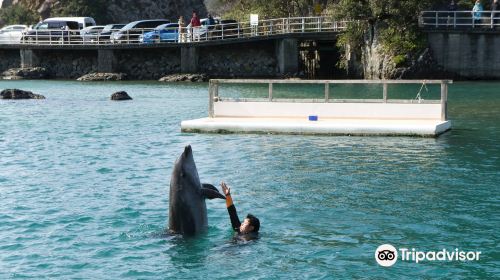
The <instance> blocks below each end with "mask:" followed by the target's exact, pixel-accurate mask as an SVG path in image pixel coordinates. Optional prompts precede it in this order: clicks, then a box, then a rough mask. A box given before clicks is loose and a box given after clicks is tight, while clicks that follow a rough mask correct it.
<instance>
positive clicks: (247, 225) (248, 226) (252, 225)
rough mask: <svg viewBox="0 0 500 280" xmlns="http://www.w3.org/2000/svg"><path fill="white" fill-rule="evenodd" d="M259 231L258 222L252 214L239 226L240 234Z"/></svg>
mask: <svg viewBox="0 0 500 280" xmlns="http://www.w3.org/2000/svg"><path fill="white" fill-rule="evenodd" d="M259 229H260V221H259V219H258V218H257V217H255V216H254V215H252V214H248V215H247V217H246V218H245V220H243V223H242V224H241V226H240V232H241V233H251V232H255V233H257V232H259Z"/></svg>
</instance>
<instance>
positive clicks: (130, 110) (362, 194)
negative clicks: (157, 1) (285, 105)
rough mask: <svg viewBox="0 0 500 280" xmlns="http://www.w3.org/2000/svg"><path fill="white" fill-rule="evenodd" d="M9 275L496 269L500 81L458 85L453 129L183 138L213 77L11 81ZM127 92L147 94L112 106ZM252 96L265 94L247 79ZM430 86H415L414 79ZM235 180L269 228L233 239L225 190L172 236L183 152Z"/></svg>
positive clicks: (0, 211) (1, 158) (1, 240)
mask: <svg viewBox="0 0 500 280" xmlns="http://www.w3.org/2000/svg"><path fill="white" fill-rule="evenodd" d="M4 88H22V89H26V90H33V91H35V92H36V93H40V94H43V95H45V96H46V97H47V99H46V100H42V101H1V100H0V201H1V203H0V279H9V278H33V279H42V278H50V279H70V278H81V279H89V278H92V279H118V278H130V279H147V278H149V279H170V278H179V279H192V278H196V279H198V278H227V279H233V278H236V277H240V278H254V279H260V278H263V279H277V278H292V279H298V278H300V279H302V278H312V279H321V278H323V279H332V278H368V279H373V278H394V279H399V278H411V279H414V278H427V279H431V278H439V277H445V278H454V279H461V278H462V279H465V278H483V279H487V278H494V277H495V275H497V276H498V274H499V273H500V268H499V266H500V260H499V258H500V250H499V248H500V246H499V244H498V243H499V242H498V241H499V237H500V233H499V228H500V220H499V215H498V213H499V210H500V207H499V195H498V193H499V182H500V160H499V156H500V144H499V141H500V140H499V139H500V94H499V92H500V91H499V88H500V83H457V84H454V85H453V86H452V87H451V88H450V111H449V115H450V118H451V119H452V121H453V123H454V129H453V130H452V131H451V132H449V133H447V134H445V135H443V136H442V137H439V138H437V139H432V138H403V137H315V136H284V135H280V136H275V135H204V134H182V133H180V127H179V125H180V122H181V120H186V119H193V118H199V117H204V116H206V115H207V92H208V91H207V85H206V84H202V85H191V84H189V85H182V84H177V85H165V84H159V83H109V84H107V83H79V82H66V81H0V89H4ZM118 90H126V91H127V92H128V93H129V94H130V95H131V96H132V97H133V98H134V100H133V101H131V102H123V103H117V102H111V101H109V100H108V99H109V96H110V95H111V94H112V93H113V92H114V91H118ZM236 91H241V92H250V93H251V92H252V91H253V89H252V88H244V87H241V88H239V89H237V90H236ZM409 91H411V92H414V89H409ZM187 144H191V145H192V146H193V149H194V156H195V160H196V162H197V165H198V171H199V173H200V177H201V179H202V181H203V182H208V183H213V184H217V183H218V182H220V181H221V180H225V181H227V182H228V184H229V185H230V186H231V187H232V193H233V198H234V201H235V205H236V207H237V209H238V210H239V213H240V218H241V217H242V216H244V215H245V214H246V213H248V212H251V213H253V214H255V215H256V216H258V217H259V218H260V220H261V223H262V227H261V238H260V239H259V240H257V241H253V242H249V243H236V242H233V239H232V236H233V233H232V232H231V229H230V223H229V218H228V215H227V211H226V208H225V205H224V201H222V200H217V201H207V207H208V216H209V231H208V233H207V234H205V235H202V236H200V237H198V238H195V239H183V238H179V237H171V236H165V235H163V234H162V232H163V231H164V229H165V226H166V224H167V219H168V217H167V215H168V210H167V208H168V184H169V180H170V172H171V170H172V166H173V162H174V161H175V159H176V157H177V156H178V155H179V154H180V153H181V152H182V149H183V147H184V146H185V145H187ZM384 243H390V244H392V245H394V246H395V247H397V248H398V247H407V248H417V249H419V250H422V251H431V250H434V251H437V250H441V249H448V250H454V249H455V248H459V249H460V250H464V251H481V252H482V254H481V259H480V260H479V261H477V262H428V261H427V262H425V261H424V262H421V263H418V264H415V263H410V262H401V261H399V262H398V263H396V265H394V266H393V267H390V268H383V267H380V266H378V265H377V263H376V262H375V259H374V251H375V249H376V248H377V247H378V246H379V245H381V244H384Z"/></svg>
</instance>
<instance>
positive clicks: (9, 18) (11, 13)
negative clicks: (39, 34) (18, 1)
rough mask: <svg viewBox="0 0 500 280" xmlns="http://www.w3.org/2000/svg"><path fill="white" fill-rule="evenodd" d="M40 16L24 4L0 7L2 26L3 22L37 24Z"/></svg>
mask: <svg viewBox="0 0 500 280" xmlns="http://www.w3.org/2000/svg"><path fill="white" fill-rule="evenodd" d="M39 18H40V16H39V15H38V14H37V13H36V12H34V11H31V10H30V9H28V8H26V7H24V6H22V5H14V6H10V7H7V8H5V9H0V26H1V25H2V24H5V25H8V24H26V25H30V24H35V23H37V22H38V20H39Z"/></svg>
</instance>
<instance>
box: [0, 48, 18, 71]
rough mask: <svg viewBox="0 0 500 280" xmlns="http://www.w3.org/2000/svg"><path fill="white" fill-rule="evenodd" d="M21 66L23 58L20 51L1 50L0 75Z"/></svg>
mask: <svg viewBox="0 0 500 280" xmlns="http://www.w3.org/2000/svg"><path fill="white" fill-rule="evenodd" d="M19 65H21V56H20V55H19V50H18V49H0V73H2V72H3V71H5V70H7V69H10V68H15V67H19Z"/></svg>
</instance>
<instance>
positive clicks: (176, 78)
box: [159, 74, 208, 82]
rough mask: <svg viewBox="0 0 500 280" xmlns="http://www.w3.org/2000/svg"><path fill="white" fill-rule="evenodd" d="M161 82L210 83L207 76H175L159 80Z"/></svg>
mask: <svg viewBox="0 0 500 280" xmlns="http://www.w3.org/2000/svg"><path fill="white" fill-rule="evenodd" d="M159 81H160V82H208V77H207V75H206V74H173V75H168V76H165V77H163V78H161V79H160V80H159Z"/></svg>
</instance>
